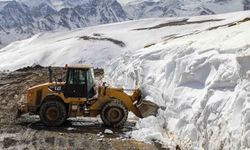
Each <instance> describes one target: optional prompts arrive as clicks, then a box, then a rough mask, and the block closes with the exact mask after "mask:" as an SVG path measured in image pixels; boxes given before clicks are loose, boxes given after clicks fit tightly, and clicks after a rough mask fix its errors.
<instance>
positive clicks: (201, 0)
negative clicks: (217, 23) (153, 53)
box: [124, 0, 250, 19]
mask: <svg viewBox="0 0 250 150" xmlns="http://www.w3.org/2000/svg"><path fill="white" fill-rule="evenodd" d="M249 7H250V1H249V0H137V1H134V2H130V3H128V4H127V5H125V6H124V9H125V10H126V12H127V13H128V16H129V17H130V18H133V19H140V18H152V17H173V16H174V17H176V16H199V15H211V14H220V13H227V12H234V11H242V10H249Z"/></svg>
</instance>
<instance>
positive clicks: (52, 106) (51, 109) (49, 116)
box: [39, 101, 67, 127]
mask: <svg viewBox="0 0 250 150" xmlns="http://www.w3.org/2000/svg"><path fill="white" fill-rule="evenodd" d="M39 116H40V120H41V121H42V122H43V123H44V124H45V125H46V126H52V127H55V126H60V125H62V124H63V123H64V122H65V121H66V119H67V111H66V107H65V106H64V104H63V103H61V102H59V101H47V102H44V103H43V104H42V106H41V108H40V112H39Z"/></svg>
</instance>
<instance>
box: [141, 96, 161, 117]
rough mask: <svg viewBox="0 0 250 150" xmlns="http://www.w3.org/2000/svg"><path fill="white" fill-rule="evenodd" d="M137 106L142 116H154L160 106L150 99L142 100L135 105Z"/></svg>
mask: <svg viewBox="0 0 250 150" xmlns="http://www.w3.org/2000/svg"><path fill="white" fill-rule="evenodd" d="M137 108H138V109H139V111H140V113H141V115H142V117H143V118H146V117H148V116H156V115H157V113H158V109H159V108H160V107H159V106H158V105H157V104H155V103H153V102H151V101H148V100H142V101H141V102H140V104H138V105H137Z"/></svg>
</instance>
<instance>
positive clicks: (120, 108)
mask: <svg viewBox="0 0 250 150" xmlns="http://www.w3.org/2000/svg"><path fill="white" fill-rule="evenodd" d="M127 118H128V109H127V108H126V107H125V106H124V104H123V103H122V102H121V101H119V100H113V101H109V102H107V103H106V104H104V106H103V108H102V110H101V119H102V121H103V123H104V125H105V126H108V127H115V128H117V127H122V126H123V125H124V123H125V122H126V121H127Z"/></svg>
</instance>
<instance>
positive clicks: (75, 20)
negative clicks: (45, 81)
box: [0, 0, 127, 47]
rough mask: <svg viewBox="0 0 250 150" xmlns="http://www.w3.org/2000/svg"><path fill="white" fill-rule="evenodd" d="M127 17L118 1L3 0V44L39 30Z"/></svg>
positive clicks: (0, 23) (0, 25) (0, 17)
mask: <svg viewBox="0 0 250 150" xmlns="http://www.w3.org/2000/svg"><path fill="white" fill-rule="evenodd" d="M125 20H127V16H126V13H125V12H124V10H123V9H122V6H121V5H120V4H119V3H118V2H117V1H116V0H87V1H85V0H84V1H81V0H41V1H40V0H19V1H2V2H0V47H3V46H5V45H7V44H9V43H10V42H12V41H16V40H18V39H24V38H27V37H30V36H32V35H34V34H35V33H38V32H44V31H56V30H71V29H75V28H80V27H86V26H92V25H98V24H106V23H112V22H121V21H125ZM1 45H2V46H1Z"/></svg>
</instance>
